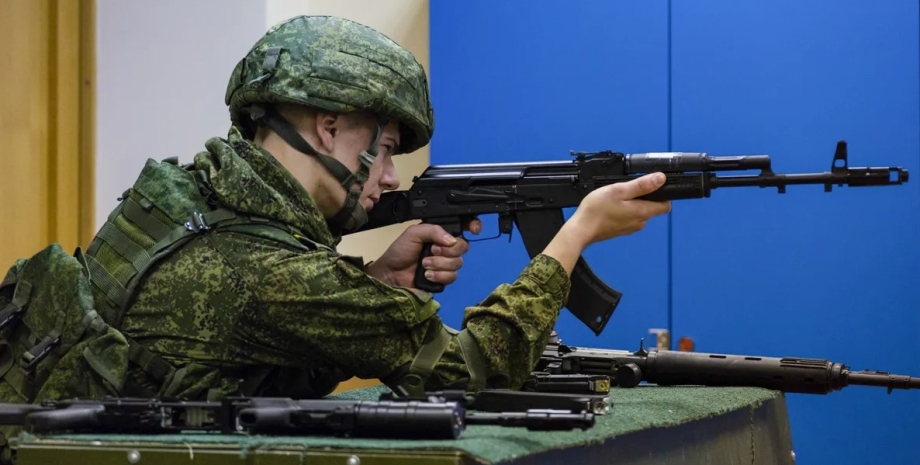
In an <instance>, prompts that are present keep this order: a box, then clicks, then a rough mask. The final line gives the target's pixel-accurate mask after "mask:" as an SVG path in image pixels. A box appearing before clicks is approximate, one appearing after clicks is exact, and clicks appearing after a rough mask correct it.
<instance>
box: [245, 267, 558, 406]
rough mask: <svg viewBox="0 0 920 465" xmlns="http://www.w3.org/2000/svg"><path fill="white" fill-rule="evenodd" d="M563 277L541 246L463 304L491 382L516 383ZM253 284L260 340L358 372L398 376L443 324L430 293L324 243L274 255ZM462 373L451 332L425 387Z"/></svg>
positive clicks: (452, 382) (458, 378)
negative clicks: (511, 277) (384, 277)
mask: <svg viewBox="0 0 920 465" xmlns="http://www.w3.org/2000/svg"><path fill="white" fill-rule="evenodd" d="M569 286H570V281H569V279H568V277H567V275H566V274H565V271H564V270H563V269H562V267H561V265H560V264H559V263H558V262H557V261H556V260H554V259H552V258H550V257H548V256H545V255H538V256H537V257H535V258H534V259H533V260H532V261H531V262H530V263H529V264H528V266H527V267H525V269H524V270H523V271H522V273H521V275H520V276H519V277H518V279H517V280H515V281H514V282H513V283H510V284H502V285H500V286H499V287H498V288H496V289H495V290H494V291H493V292H492V293H491V294H490V295H489V296H487V297H486V298H485V299H484V300H483V301H482V302H480V303H479V304H477V305H474V306H471V307H468V308H467V309H466V312H465V315H464V323H463V324H464V328H467V329H468V331H467V332H468V333H470V335H471V336H472V340H473V341H475V343H476V344H475V345H476V346H477V347H478V349H479V350H478V352H479V353H480V354H481V356H482V359H483V361H484V364H485V373H486V379H487V380H488V385H489V386H490V387H511V388H516V387H519V386H520V385H521V384H523V382H524V381H525V379H526V377H527V376H528V375H529V374H530V372H531V370H532V368H533V367H534V366H535V364H536V363H537V361H538V359H539V357H540V355H541V353H542V350H543V347H544V345H545V341H546V339H547V337H548V335H549V333H550V331H551V330H552V328H553V325H554V324H555V322H556V318H557V316H558V314H559V310H560V309H561V308H562V306H563V305H564V303H565V301H566V299H567V297H568V291H569ZM260 294H261V295H260V300H261V301H262V302H263V305H264V310H265V311H264V318H263V319H262V320H261V322H260V324H258V325H257V326H258V327H253V328H247V331H249V332H251V333H252V334H253V335H254V336H255V337H257V338H258V339H259V343H261V344H270V345H272V346H275V348H276V350H283V351H286V352H289V353H290V356H292V357H297V358H298V359H299V360H303V361H305V362H307V363H309V361H310V360H317V361H322V362H331V363H333V364H335V365H337V366H338V367H340V368H341V369H342V370H343V371H345V372H346V373H347V374H348V375H350V376H357V377H360V378H366V379H372V378H379V379H381V380H384V382H388V381H391V380H394V379H395V378H398V377H399V376H400V375H401V374H402V373H404V372H405V370H406V369H407V367H408V366H409V365H410V364H411V363H412V361H413V359H414V358H415V356H416V354H417V353H418V352H419V350H420V348H421V347H422V345H423V343H424V342H425V341H426V339H427V338H428V337H430V336H431V335H432V334H433V333H434V332H440V331H441V330H442V327H443V323H442V322H441V319H440V318H439V317H438V316H437V314H436V313H437V310H438V308H439V304H438V303H437V301H435V300H434V299H432V298H431V296H430V295H429V294H427V293H417V292H413V291H412V290H409V289H405V288H399V287H394V286H390V285H388V284H385V283H383V282H381V281H379V280H377V279H375V278H373V277H371V276H369V275H367V274H366V273H365V272H364V266H363V264H361V263H360V262H357V261H354V260H351V259H349V258H348V257H336V256H333V255H331V254H327V253H326V252H315V253H310V254H297V255H292V256H290V257H288V258H285V259H283V260H280V261H278V262H277V263H276V264H275V266H273V267H272V269H271V271H270V272H269V273H268V274H267V275H266V276H264V278H263V280H262V283H261V286H260ZM469 376H470V375H469V372H468V369H467V366H466V363H465V359H464V356H463V352H462V350H461V347H460V343H459V342H458V340H457V338H456V336H451V339H450V341H449V342H448V344H447V348H446V349H445V351H444V352H443V354H442V355H441V357H440V358H439V360H438V361H437V363H436V364H435V366H434V369H433V371H432V374H431V376H430V377H429V378H428V382H427V383H426V384H427V386H426V387H427V388H428V389H439V388H444V387H448V386H452V387H461V386H464V385H465V383H466V381H467V380H468V378H469Z"/></svg>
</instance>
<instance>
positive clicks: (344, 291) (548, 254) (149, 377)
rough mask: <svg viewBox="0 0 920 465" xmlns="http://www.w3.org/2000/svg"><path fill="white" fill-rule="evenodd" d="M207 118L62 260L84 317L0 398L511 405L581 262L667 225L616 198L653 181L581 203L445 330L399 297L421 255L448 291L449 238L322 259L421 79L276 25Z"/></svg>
mask: <svg viewBox="0 0 920 465" xmlns="http://www.w3.org/2000/svg"><path fill="white" fill-rule="evenodd" d="M226 103H227V104H228V105H229V108H230V114H231V119H232V123H233V124H232V126H231V129H230V132H229V135H228V136H227V137H226V138H213V139H210V140H208V141H207V142H206V144H205V146H206V150H205V151H202V152H201V153H198V154H197V155H196V156H195V157H194V159H193V161H192V162H191V163H190V164H188V165H179V164H178V163H177V161H176V160H168V159H167V160H164V161H160V162H156V161H153V160H150V161H148V163H147V165H146V166H145V168H144V170H143V171H142V173H141V175H140V177H139V178H138V179H137V181H136V182H135V183H134V184H133V185H132V186H131V187H130V188H129V189H128V190H126V191H125V193H124V195H123V196H122V199H121V204H120V205H119V206H118V208H117V209H116V210H115V211H113V212H112V214H111V215H110V216H109V218H108V220H107V221H106V223H105V224H104V225H103V227H102V228H101V229H100V231H99V233H98V234H97V236H96V237H95V239H94V240H93V242H92V244H91V245H90V247H89V248H88V249H87V251H86V254H85V257H80V256H79V254H78V258H81V263H84V265H85V267H86V270H87V275H88V276H89V277H90V279H89V282H91V286H90V287H91V289H92V297H93V298H92V299H90V300H91V301H92V302H94V304H93V305H95V307H93V308H91V309H87V307H86V305H84V306H83V307H81V308H82V310H81V311H83V312H85V316H84V317H77V318H74V319H73V320H74V321H82V322H83V324H84V326H81V328H84V327H85V328H88V329H85V334H84V335H83V336H81V337H82V339H81V340H79V342H68V345H67V347H68V348H67V350H64V349H62V348H60V347H59V348H58V349H55V350H52V351H45V352H42V354H44V353H50V354H51V355H50V357H51V358H53V359H54V364H53V365H49V367H52V368H48V369H47V370H46V372H48V373H51V374H50V375H48V374H47V373H45V374H40V376H45V378H41V379H42V380H43V381H41V382H36V384H33V385H29V382H32V381H34V380H35V378H29V377H28V376H27V375H22V374H21V373H20V374H18V375H16V377H15V378H11V377H9V376H8V377H7V378H6V380H7V383H6V384H4V383H0V395H2V396H4V397H5V398H6V400H7V401H13V400H12V399H14V398H15V401H26V402H37V401H40V400H42V399H50V398H62V397H101V396H103V395H116V396H161V397H179V398H185V399H216V398H219V397H221V396H226V395H277V396H289V397H319V396H324V395H326V394H329V393H330V392H331V391H332V390H333V389H334V388H335V386H336V384H337V383H339V382H340V381H342V380H345V379H348V378H350V377H352V376H357V377H360V378H379V379H381V380H382V381H383V382H384V383H386V384H387V385H388V386H390V387H393V388H400V389H405V390H406V391H408V392H410V393H411V392H418V391H420V390H422V389H443V388H449V387H455V388H467V389H470V390H475V389H480V388H483V387H491V388H512V389H514V388H518V387H520V386H521V385H522V383H523V382H524V380H525V379H526V378H527V376H528V374H529V373H530V372H531V370H532V368H533V367H534V366H535V364H536V362H537V360H538V358H539V357H540V354H541V351H542V349H543V346H544V344H545V341H546V339H547V336H548V334H549V332H550V331H551V330H552V328H553V326H554V324H555V321H556V318H557V316H558V314H559V311H560V309H561V308H562V306H563V305H564V303H565V302H566V300H567V297H568V292H569V286H570V279H569V276H570V274H571V272H572V269H573V267H574V265H575V262H576V260H577V259H578V257H579V256H580V255H581V253H582V251H583V250H584V249H585V248H586V247H587V246H588V245H590V244H592V243H594V242H598V241H603V240H607V239H610V238H613V237H617V236H622V235H626V234H631V233H633V232H636V231H638V230H641V229H642V228H643V227H644V225H645V222H646V221H647V220H648V219H649V218H651V217H653V216H656V215H660V214H664V213H666V212H668V211H669V210H670V204H669V203H668V202H649V201H643V200H632V199H634V198H635V197H638V196H641V195H644V194H646V193H649V192H651V191H653V190H655V189H657V188H658V187H659V186H660V185H661V183H662V181H663V176H661V175H660V173H659V174H655V175H648V176H644V177H642V178H640V179H637V180H635V181H632V182H629V183H621V184H615V185H612V186H608V187H605V188H602V189H598V190H596V191H594V192H593V193H591V194H590V195H589V196H588V197H587V198H586V199H585V200H584V202H583V203H582V205H581V206H580V207H579V208H578V210H577V211H576V212H575V214H574V215H573V216H572V217H571V219H570V220H569V221H568V222H567V223H566V224H565V225H564V227H563V228H562V229H561V231H560V232H559V233H558V235H557V236H556V238H555V239H554V240H553V241H552V242H551V243H550V244H549V245H548V246H547V248H546V249H545V250H544V251H543V253H542V254H540V255H538V256H536V257H534V258H533V260H532V261H531V262H530V263H529V264H528V265H527V266H526V268H525V269H524V270H523V271H522V272H521V274H520V276H519V277H518V278H517V279H516V280H515V281H514V282H512V283H509V284H502V285H500V286H498V287H497V288H496V289H495V290H494V291H493V292H492V293H491V294H490V295H488V296H486V297H485V299H483V300H482V301H481V302H479V303H478V304H475V305H472V306H470V307H468V308H467V309H466V312H465V314H464V320H463V326H462V328H461V330H460V331H455V330H453V329H450V328H447V327H445V325H444V324H443V323H442V321H441V319H440V318H439V317H438V315H437V311H438V303H437V302H436V301H435V300H434V299H432V296H431V295H430V294H428V293H425V292H421V291H418V290H416V289H412V288H411V286H412V280H413V277H414V273H415V266H416V262H417V259H418V257H419V255H420V253H421V250H422V243H424V242H433V243H434V244H435V245H434V247H433V248H432V251H433V252H434V255H433V256H432V257H430V259H428V260H427V261H426V263H425V264H424V266H425V267H426V268H427V270H428V274H429V279H431V280H432V281H435V282H441V283H450V282H452V281H453V280H454V279H455V278H456V273H457V271H458V269H459V268H460V266H461V265H462V258H461V257H462V255H463V254H464V253H465V252H466V251H467V248H468V244H467V243H466V242H465V241H463V240H462V239H461V240H458V239H455V238H453V237H451V236H450V235H449V234H447V233H446V232H445V231H444V230H443V229H441V228H440V227H438V226H435V225H414V226H411V227H409V228H408V229H407V230H406V231H405V233H404V234H403V235H402V236H400V237H399V238H398V239H397V240H396V241H395V242H394V244H393V245H392V246H391V247H390V248H389V249H388V250H387V251H386V252H385V253H384V254H383V255H382V256H381V257H379V258H378V259H377V260H376V261H374V262H372V263H370V264H368V265H365V264H364V263H363V262H362V260H360V259H358V258H356V257H348V256H344V255H341V254H339V253H338V252H336V250H335V246H336V244H337V243H338V242H339V240H340V238H341V235H342V234H343V233H345V232H348V231H351V230H354V229H355V228H358V227H360V226H361V225H362V224H363V222H364V221H365V220H366V212H367V211H368V210H370V209H371V208H373V206H374V203H375V202H376V200H377V199H378V198H379V196H380V194H381V192H382V191H384V190H388V189H396V188H397V187H398V181H397V177H396V174H395V169H394V166H393V164H392V157H393V156H394V155H397V154H401V153H409V152H413V151H415V150H417V149H418V148H420V147H423V146H425V145H426V144H427V143H428V142H429V140H430V138H431V136H432V133H433V128H434V121H433V112H432V108H431V104H430V101H429V93H428V83H427V78H426V76H425V73H424V70H423V69H422V67H421V66H420V65H419V64H418V62H417V61H416V60H415V59H414V57H413V56H412V55H411V54H410V53H409V52H408V51H406V50H404V49H403V48H401V47H400V46H398V45H397V44H396V43H394V42H393V41H392V40H390V39H389V38H387V37H385V36H384V35H382V34H380V33H378V32H377V31H375V30H373V29H371V28H368V27H366V26H363V25H361V24H357V23H355V22H352V21H348V20H345V19H340V18H334V17H326V16H301V17H296V18H293V19H290V20H288V21H285V22H283V23H280V24H278V25H276V26H274V27H272V28H271V29H270V30H269V31H268V32H267V34H266V35H265V36H264V37H263V38H262V39H260V40H259V41H258V42H257V43H256V44H255V45H254V46H253V48H252V49H251V50H250V52H249V53H248V54H247V56H246V57H245V58H243V59H242V60H241V61H240V62H239V64H238V65H237V66H236V67H235V69H234V70H233V72H232V76H231V78H230V82H229V85H228V87H227V92H226ZM478 227H479V224H478V222H474V223H473V224H471V225H470V226H469V228H470V229H471V230H473V232H476V230H477V229H478ZM10 276H13V274H11V275H10ZM12 282H13V280H12V278H10V280H9V283H12ZM23 295H25V293H23ZM26 297H28V296H27V295H26ZM14 300H15V299H14ZM84 300H85V299H84ZM84 300H79V299H78V303H79V302H83V301H84ZM92 302H91V303H92ZM14 303H15V302H14ZM29 311H30V312H33V311H36V310H29ZM97 313H98V315H97ZM81 315H82V314H81ZM81 318H82V319H81ZM46 320H47V321H48V325H53V324H54V322H55V321H57V322H60V321H62V320H61V319H54V318H47V319H46ZM87 322H89V323H87ZM58 324H59V323H58ZM67 328H68V327H65V328H64V330H65V333H66V332H67ZM32 330H33V333H34V332H38V333H41V331H37V330H36V329H35V327H33V328H32ZM81 330H82V329H81ZM54 333H55V334H60V333H61V331H60V324H59V326H58V329H57V330H55V332H54ZM81 334H83V333H81ZM41 336H42V334H37V335H31V336H23V337H20V339H21V340H22V341H26V342H28V343H29V344H31V343H34V341H40V340H42V338H41ZM46 339H48V338H46ZM29 341H31V342H29ZM25 347H26V348H28V344H27V345H26V346H25ZM32 352H33V353H38V352H39V351H35V350H33V351H32ZM42 356H44V355H42ZM26 358H28V359H29V360H33V358H32V357H31V356H29V357H26ZM43 363H45V362H43ZM47 363H49V364H50V363H51V362H47ZM16 370H19V368H16V367H14V368H13V369H12V370H11V371H10V373H13V372H16ZM10 380H12V381H10ZM29 380H32V381H29Z"/></svg>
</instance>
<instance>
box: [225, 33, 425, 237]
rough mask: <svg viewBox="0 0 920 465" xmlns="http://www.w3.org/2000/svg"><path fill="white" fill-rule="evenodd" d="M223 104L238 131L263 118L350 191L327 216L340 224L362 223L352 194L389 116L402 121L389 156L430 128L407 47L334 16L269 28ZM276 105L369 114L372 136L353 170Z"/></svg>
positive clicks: (412, 146) (410, 146) (236, 73)
mask: <svg viewBox="0 0 920 465" xmlns="http://www.w3.org/2000/svg"><path fill="white" fill-rule="evenodd" d="M224 102H225V103H226V104H227V105H228V106H229V108H230V119H231V122H232V123H233V125H234V126H236V127H237V128H238V129H239V130H240V132H241V133H242V134H243V135H244V137H247V138H252V137H253V136H254V135H255V129H256V127H257V125H259V124H264V125H266V126H268V127H270V128H271V129H272V130H274V131H275V132H276V133H278V135H279V136H280V137H282V138H283V139H284V140H285V142H287V143H288V144H289V145H291V146H292V147H294V148H295V149H297V150H299V151H301V152H304V153H305V154H307V155H313V156H316V157H317V158H318V159H319V160H320V161H321V162H322V164H323V166H325V167H326V169H327V170H329V172H330V173H331V174H332V175H334V176H335V177H336V178H337V179H338V180H339V182H340V184H341V185H342V187H344V188H345V190H346V192H348V196H347V197H346V200H345V205H344V206H343V207H342V209H341V210H340V211H339V213H338V214H337V215H336V216H335V217H333V218H332V219H331V221H332V222H334V223H336V224H338V225H339V226H340V227H342V228H343V229H346V230H348V229H352V230H353V229H356V228H357V227H359V226H360V225H362V224H363V223H364V222H366V221H367V214H366V213H365V212H364V209H363V208H362V207H361V205H360V204H359V203H358V196H359V195H360V191H361V188H363V185H364V183H365V182H366V181H367V176H368V170H369V167H370V165H371V164H372V163H373V161H374V158H375V157H376V155H377V152H376V148H377V142H378V140H379V137H380V135H381V132H382V127H383V126H384V125H386V123H387V121H389V120H391V119H393V118H395V119H397V120H398V121H400V123H401V124H400V144H399V147H397V148H396V150H395V151H394V153H395V154H400V153H408V152H413V151H415V150H417V149H419V148H421V147H424V146H425V145H427V144H428V142H429V140H431V136H432V133H433V132H434V114H433V110H432V107H431V100H430V95H429V90H428V79H427V77H426V75H425V70H424V68H422V66H421V65H420V64H419V63H418V61H417V60H416V59H415V57H414V56H413V55H412V53H410V52H409V51H407V50H406V49H404V48H402V47H401V46H400V45H399V44H397V43H396V42H394V41H393V40H392V39H390V38H389V37H387V36H386V35H384V34H382V33H380V32H378V31H376V30H374V29H372V28H370V27H368V26H365V25H363V24H360V23H357V22H354V21H351V20H348V19H344V18H338V17H334V16H297V17H294V18H291V19H288V20H286V21H284V22H281V23H279V24H276V25H274V26H272V27H271V28H270V29H269V30H268V31H267V32H266V34H265V35H264V36H263V37H262V38H261V39H259V41H258V42H256V43H255V45H253V47H252V48H251V49H250V50H249V53H247V55H246V56H245V57H244V58H243V59H242V60H240V62H239V63H237V65H236V67H235V68H234V69H233V73H232V74H231V77H230V82H229V83H228V85H227V92H226V95H225V98H224ZM277 103H291V104H297V105H304V106H308V107H313V108H316V109H321V110H325V111H329V112H334V113H348V112H352V111H358V110H368V111H371V112H373V113H374V114H375V115H376V116H377V135H376V137H375V138H374V139H375V140H374V141H373V142H372V143H371V146H370V147H369V148H368V149H367V150H366V151H364V152H362V153H361V156H360V157H359V159H360V160H361V164H360V166H359V169H358V172H357V173H352V172H351V171H349V170H348V168H346V167H345V165H343V164H341V163H339V162H338V160H335V159H334V158H332V157H328V156H326V155H322V154H319V153H317V152H316V150H314V149H313V147H311V146H310V144H309V143H307V141H306V140H304V139H303V137H301V136H300V134H299V133H297V131H296V130H294V128H293V127H292V126H291V124H290V123H289V122H287V121H286V120H285V119H284V118H283V117H281V116H280V115H279V114H278V113H277V112H276V111H274V110H273V109H272V105H273V104H277ZM356 184H357V185H358V189H357V192H356V191H355V190H353V186H354V185H356Z"/></svg>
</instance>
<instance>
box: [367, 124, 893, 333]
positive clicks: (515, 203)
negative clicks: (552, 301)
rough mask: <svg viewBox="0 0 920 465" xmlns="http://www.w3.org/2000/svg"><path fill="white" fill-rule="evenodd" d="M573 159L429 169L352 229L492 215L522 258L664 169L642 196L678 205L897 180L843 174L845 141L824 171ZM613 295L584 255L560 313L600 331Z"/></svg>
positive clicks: (864, 172)
mask: <svg viewBox="0 0 920 465" xmlns="http://www.w3.org/2000/svg"><path fill="white" fill-rule="evenodd" d="M573 155H574V156H575V159H574V160H571V161H550V162H532V163H485V164H468V165H437V166H430V167H428V169H426V170H425V171H424V172H423V173H422V174H421V175H419V176H416V177H415V178H414V179H413V184H412V187H410V188H409V189H408V190H405V191H393V192H387V193H384V194H383V195H382V196H381V199H380V202H379V203H378V204H377V206H376V207H375V208H374V209H373V210H371V211H370V212H369V217H370V218H369V221H368V222H367V223H366V224H365V225H364V227H363V228H361V229H360V230H359V231H367V230H370V229H375V228H379V227H382V226H388V225H391V224H396V223H402V222H404V221H411V220H422V222H424V223H433V224H438V225H440V226H442V227H443V228H444V229H446V230H447V231H448V232H449V233H450V234H453V235H454V236H457V237H460V236H462V235H463V225H464V224H465V223H467V222H469V221H470V220H472V219H474V218H475V217H477V216H478V215H484V214H491V213H496V214H498V224H499V231H500V233H501V234H509V235H510V234H511V232H512V230H513V226H514V225H517V228H518V229H519V230H520V234H521V239H522V240H523V242H524V246H525V248H526V249H527V253H528V255H529V256H530V257H531V258H533V257H534V256H536V255H538V254H540V253H541V252H542V251H543V250H544V249H545V248H546V246H547V245H548V244H549V242H550V241H551V240H552V239H553V237H554V236H555V235H556V233H558V232H559V229H560V228H562V225H563V223H564V222H565V218H564V216H563V209H564V208H569V207H577V206H578V205H579V203H580V202H581V201H582V199H584V198H585V196H586V195H588V194H589V193H590V192H591V191H593V190H595V189H598V188H600V187H603V186H607V185H610V184H615V183H620V182H627V181H630V180H633V179H636V178H638V177H641V176H642V175H644V174H648V173H653V172H658V171H660V172H664V173H665V174H666V176H667V180H666V181H665V184H664V185H663V186H662V187H661V188H659V189H658V190H656V191H655V192H653V193H651V194H649V195H647V196H644V197H642V198H644V199H647V200H680V199H695V198H706V197H709V196H710V194H711V192H712V190H713V189H718V188H724V187H761V188H763V187H775V188H777V190H778V192H779V193H784V192H785V191H786V186H789V185H794V184H823V185H824V190H825V191H828V192H829V191H831V188H832V186H833V185H838V186H844V185H846V186H852V187H862V186H887V185H898V184H903V183H905V182H907V179H908V172H907V170H905V169H902V168H900V167H880V168H864V167H860V168H851V167H850V166H849V164H848V160H847V145H846V142H845V141H840V142H838V143H837V150H836V152H835V153H834V158H833V162H832V163H831V170H830V171H829V172H822V173H805V174H777V173H774V172H773V170H772V167H771V161H770V157H769V156H768V155H750V156H725V157H713V156H708V155H706V154H705V153H685V152H668V153H642V154H623V153H619V152H611V151H605V152H595V153H584V152H578V153H573ZM738 170H760V174H757V175H743V176H724V175H722V176H720V175H718V174H717V173H718V172H721V171H738ZM430 247H431V246H430V244H429V245H428V246H426V247H425V249H424V251H423V252H422V255H421V256H420V257H419V266H418V267H417V268H416V270H417V271H416V276H415V283H414V284H415V286H416V287H417V288H419V289H422V290H427V291H429V292H440V291H442V290H443V288H444V286H443V285H441V284H438V283H433V282H431V281H428V280H427V279H425V277H424V269H423V268H422V266H421V260H422V259H423V258H424V257H426V256H428V255H430V254H431V250H430ZM621 296H622V294H621V293H620V292H619V291H617V290H615V289H613V288H611V287H609V286H608V285H607V284H605V283H604V282H603V281H601V280H600V279H599V278H598V277H597V276H595V275H594V273H593V272H592V270H591V268H590V267H589V266H588V264H587V262H586V261H585V260H584V258H579V259H578V262H577V263H576V265H575V269H574V270H573V272H572V287H571V291H570V293H569V300H568V302H567V303H566V308H568V309H569V311H570V312H571V313H572V314H573V315H575V316H576V317H577V318H578V319H579V320H581V321H582V322H583V323H584V324H585V325H587V326H588V327H589V328H591V330H592V331H594V333H595V334H600V333H601V332H602V331H603V330H604V327H605V326H606V325H607V321H608V320H609V319H610V317H611V315H612V314H613V312H614V310H615V309H616V307H617V304H618V303H619V301H620V298H621Z"/></svg>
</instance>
